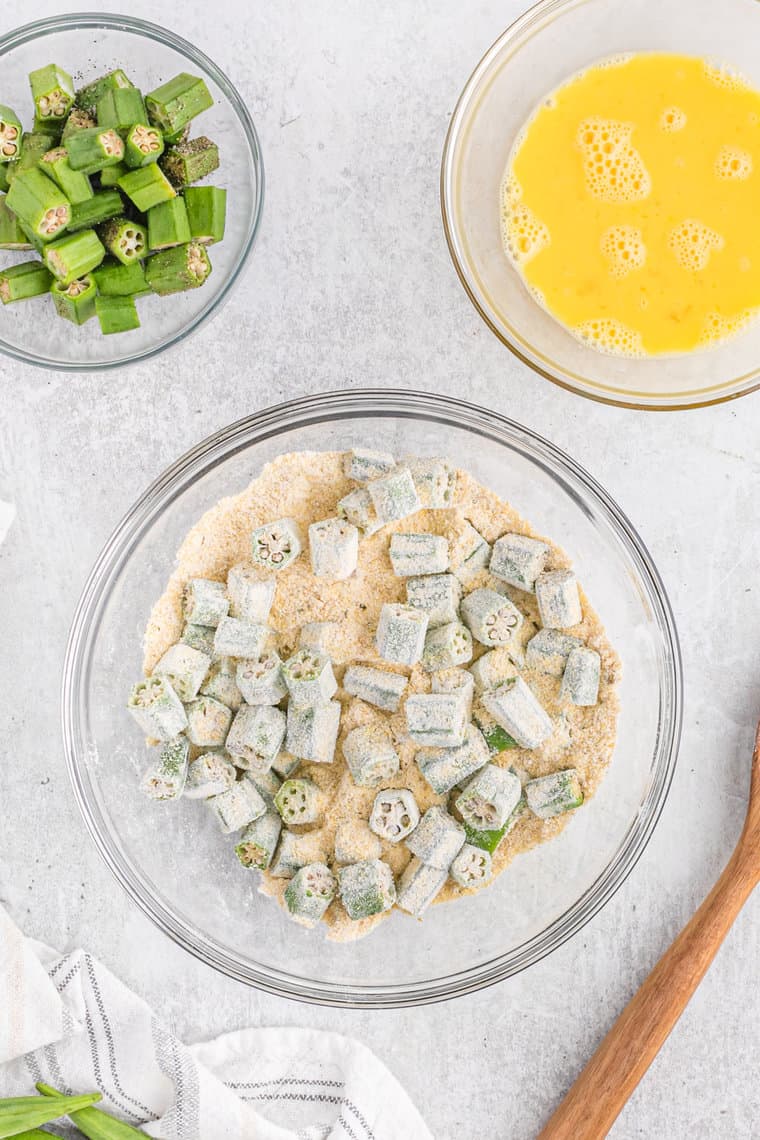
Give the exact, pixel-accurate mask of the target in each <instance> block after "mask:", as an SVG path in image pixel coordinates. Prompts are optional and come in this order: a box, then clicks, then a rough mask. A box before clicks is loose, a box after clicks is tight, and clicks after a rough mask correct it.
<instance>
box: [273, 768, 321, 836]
mask: <svg viewBox="0 0 760 1140" xmlns="http://www.w3.org/2000/svg"><path fill="white" fill-rule="evenodd" d="M274 806H275V807H276V808H277V811H278V812H279V813H280V816H281V817H282V820H283V822H284V823H286V824H290V825H291V826H294V825H298V824H306V823H316V822H317V820H318V819H319V817H320V815H321V814H322V796H321V793H320V790H319V788H318V787H317V785H316V784H315V783H314V781H313V780H307V779H306V778H303V779H291V780H285V782H284V783H283V785H282V787H281V788H280V789H279V791H278V792H277V795H276V796H275V797H274Z"/></svg>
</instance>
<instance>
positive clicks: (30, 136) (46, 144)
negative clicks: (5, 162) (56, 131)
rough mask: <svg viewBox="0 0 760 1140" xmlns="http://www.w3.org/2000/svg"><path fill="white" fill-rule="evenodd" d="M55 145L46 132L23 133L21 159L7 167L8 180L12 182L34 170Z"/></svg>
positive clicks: (53, 138) (52, 137)
mask: <svg viewBox="0 0 760 1140" xmlns="http://www.w3.org/2000/svg"><path fill="white" fill-rule="evenodd" d="M55 145H56V141H55V137H54V136H53V135H51V134H50V133H49V132H46V131H24V136H23V140H22V143H21V157H20V158H19V159H18V161H17V162H14V163H12V164H11V165H9V167H8V180H9V182H13V180H14V179H15V178H18V176H19V174H23V173H24V172H25V171H27V170H35V169H36V168H37V165H38V163H39V161H40V159H41V158H42V156H43V154H46V153H47V151H49V150H50V149H51V147H54V146H55Z"/></svg>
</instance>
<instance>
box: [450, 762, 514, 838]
mask: <svg viewBox="0 0 760 1140" xmlns="http://www.w3.org/2000/svg"><path fill="white" fill-rule="evenodd" d="M521 796H522V787H521V785H520V780H519V779H518V777H517V776H516V775H515V773H514V772H512V771H510V769H509V768H499V767H498V766H497V765H496V764H488V765H486V766H485V767H484V768H482V769H481V770H480V772H478V774H477V776H475V778H474V779H473V780H471V781H470V783H469V784H468V785H467V787H466V788H465V790H464V791H463V792H462V793H461V795H460V796H459V797H458V798H457V801H456V806H457V810H458V811H459V814H460V815H461V816H462V819H463V820H464V822H465V823H466V824H467V825H468V826H469V827H472V828H474V829H475V830H476V831H494V830H497V829H498V828H500V827H503V826H504V824H505V823H506V822H507V820H508V819H509V817H510V815H511V814H512V812H513V811H514V810H515V808H516V807H517V805H518V803H519V802H520V797H521Z"/></svg>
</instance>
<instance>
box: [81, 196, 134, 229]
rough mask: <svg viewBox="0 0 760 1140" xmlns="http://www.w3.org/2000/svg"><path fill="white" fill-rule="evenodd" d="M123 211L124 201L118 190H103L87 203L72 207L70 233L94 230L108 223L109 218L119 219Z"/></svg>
mask: <svg viewBox="0 0 760 1140" xmlns="http://www.w3.org/2000/svg"><path fill="white" fill-rule="evenodd" d="M123 210H124V201H123V199H122V197H121V194H120V193H119V191H118V190H101V191H99V192H98V193H97V194H94V195H93V197H92V198H88V199H87V201H86V202H77V204H76V206H72V207H71V221H70V222H69V225H68V230H69V233H78V232H79V231H80V230H89V229H92V227H93V226H99V225H100V224H101V222H107V221H108V219H109V218H115V217H118V215H119V214H121V213H122V212H123Z"/></svg>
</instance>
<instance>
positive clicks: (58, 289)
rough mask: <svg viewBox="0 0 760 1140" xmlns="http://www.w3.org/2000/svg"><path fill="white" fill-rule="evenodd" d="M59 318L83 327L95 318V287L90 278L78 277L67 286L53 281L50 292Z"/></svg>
mask: <svg viewBox="0 0 760 1140" xmlns="http://www.w3.org/2000/svg"><path fill="white" fill-rule="evenodd" d="M50 292H51V295H52V297H53V305H54V306H55V311H56V312H57V313H58V316H59V317H63V319H64V320H66V321H71V323H72V324H74V325H83V324H85V323H86V322H87V321H89V320H90V318H91V317H94V316H95V297H96V295H97V292H98V290H97V287H96V285H95V282H94V280H93V279H92V278H91V277H80V278H78V279H77V280H76V281H72V282H71V283H70V284H69V285H64V284H63V283H62V282H61V281H54V282H53V286H52V288H51V290H50Z"/></svg>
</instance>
